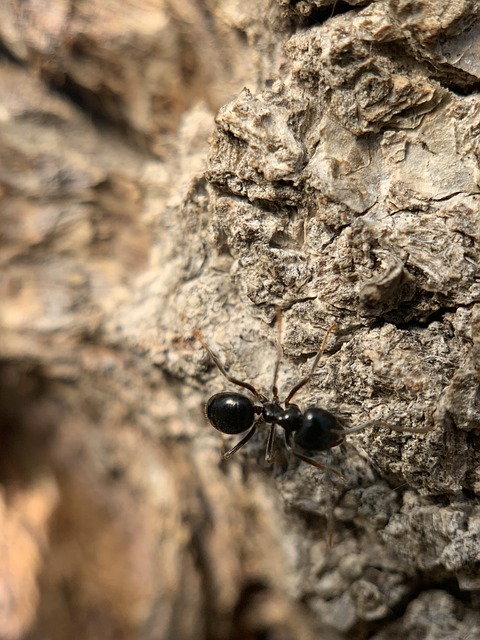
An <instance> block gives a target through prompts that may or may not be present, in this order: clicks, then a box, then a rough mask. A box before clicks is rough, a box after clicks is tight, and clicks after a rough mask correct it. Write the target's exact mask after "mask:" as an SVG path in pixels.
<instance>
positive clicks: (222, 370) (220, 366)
mask: <svg viewBox="0 0 480 640" xmlns="http://www.w3.org/2000/svg"><path fill="white" fill-rule="evenodd" d="M193 335H194V336H195V338H196V339H197V340H198V341H199V342H200V344H201V345H202V347H203V348H204V349H205V350H206V351H207V353H208V355H209V356H210V358H211V359H212V361H213V362H214V364H215V365H216V367H217V369H218V370H219V371H220V373H221V374H222V376H224V377H225V378H226V379H227V380H228V381H229V382H231V383H232V384H236V385H237V387H243V389H247V390H248V391H250V393H253V395H254V396H255V397H256V398H258V400H260V401H262V399H263V396H262V395H261V394H260V393H259V392H258V391H257V390H256V389H255V387H254V386H253V384H249V383H248V382H243V381H242V380H237V378H234V377H233V376H231V375H230V374H229V373H227V371H226V369H225V367H224V366H223V364H222V363H221V362H220V360H219V358H218V356H216V355H215V354H214V353H213V351H212V350H211V349H210V347H209V346H208V344H207V343H206V342H205V340H204V339H203V337H202V334H201V333H200V331H198V330H195V331H194V332H193Z"/></svg>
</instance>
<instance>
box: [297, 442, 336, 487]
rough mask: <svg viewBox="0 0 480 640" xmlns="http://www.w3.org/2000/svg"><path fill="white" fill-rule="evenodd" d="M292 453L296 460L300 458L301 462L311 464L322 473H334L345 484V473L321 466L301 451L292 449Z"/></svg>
mask: <svg viewBox="0 0 480 640" xmlns="http://www.w3.org/2000/svg"><path fill="white" fill-rule="evenodd" d="M291 453H293V455H294V456H295V457H296V458H300V460H303V461H304V462H308V464H311V465H313V466H314V467H317V469H321V470H322V471H327V472H328V473H334V474H335V475H336V476H338V477H339V478H340V480H343V482H345V476H344V475H343V473H340V471H337V470H336V469H334V468H333V467H327V466H325V465H324V464H320V462H317V461H316V460H314V459H313V458H310V457H309V456H306V455H304V454H303V453H300V451H295V449H292V451H291Z"/></svg>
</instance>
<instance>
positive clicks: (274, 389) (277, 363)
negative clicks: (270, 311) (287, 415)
mask: <svg viewBox="0 0 480 640" xmlns="http://www.w3.org/2000/svg"><path fill="white" fill-rule="evenodd" d="M276 318H277V359H276V361H275V369H274V371H273V382H272V396H273V402H278V387H277V378H278V369H279V367H280V360H281V359H282V310H281V309H278V310H277V316H276Z"/></svg>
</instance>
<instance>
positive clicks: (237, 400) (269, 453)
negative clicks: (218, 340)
mask: <svg viewBox="0 0 480 640" xmlns="http://www.w3.org/2000/svg"><path fill="white" fill-rule="evenodd" d="M336 326H337V325H336V324H332V326H331V327H329V329H328V330H327V331H326V333H325V335H324V337H323V340H322V343H321V345H320V349H319V350H318V353H317V355H316V356H315V360H314V361H313V365H312V368H311V370H310V373H309V374H308V375H307V376H305V377H304V378H302V379H301V380H300V381H299V382H297V384H296V385H295V386H294V387H293V388H292V389H291V391H290V393H289V394H288V395H287V396H286V398H285V400H283V402H280V399H279V396H278V388H277V378H278V369H279V366H280V360H281V356H282V346H281V331H282V315H281V313H280V312H278V314H277V336H278V338H277V359H276V363H275V369H274V373H273V383H272V400H269V399H268V398H267V397H266V396H264V395H263V394H261V393H259V391H257V389H256V388H255V387H254V386H253V385H252V384H249V383H248V382H243V381H241V380H237V378H234V377H233V376H231V375H229V374H228V373H227V371H226V370H225V367H224V366H223V364H222V363H221V362H220V360H219V358H218V357H217V356H216V355H215V354H214V353H213V351H212V350H211V349H210V347H209V346H208V345H207V344H206V343H205V341H204V340H203V338H202V336H201V334H200V332H198V331H197V332H195V336H196V337H197V339H198V340H199V341H200V342H201V344H202V345H203V346H204V348H205V349H206V350H207V352H208V354H209V355H210V357H211V359H212V360H213V362H214V363H215V365H216V366H217V367H218V369H219V370H220V373H221V374H222V375H223V376H224V377H225V378H226V379H227V380H228V381H229V382H231V383H232V384H235V385H237V386H238V387H242V388H244V389H247V391H250V393H251V394H252V395H253V396H255V398H256V399H257V400H258V402H259V403H260V404H259V405H258V404H255V403H254V401H253V400H251V399H250V398H249V397H248V396H246V395H244V394H242V393H236V392H234V391H222V392H221V393H216V394H215V395H213V396H212V397H211V398H210V399H209V400H208V402H207V404H206V407H205V413H206V417H207V419H208V420H209V422H210V424H211V425H212V426H213V427H215V429H218V431H221V432H222V433H225V434H228V435H234V434H239V433H243V432H244V431H247V429H249V431H248V433H247V434H246V435H245V436H244V437H243V438H242V439H241V440H240V442H238V443H237V444H236V445H235V446H234V447H232V448H231V449H229V450H228V451H226V452H225V453H224V454H223V457H224V458H229V457H230V456H232V455H233V454H234V453H236V452H237V451H238V450H239V449H240V448H241V447H243V446H244V445H245V444H246V443H247V442H248V441H249V440H250V438H251V437H252V436H253V435H254V433H255V432H256V430H257V428H258V426H259V425H260V424H262V423H266V424H268V425H270V431H269V434H268V440H267V447H266V452H265V460H266V461H267V462H268V463H271V462H272V460H273V449H274V441H275V427H276V426H279V427H282V429H284V431H285V442H286V446H287V449H288V450H289V451H290V452H291V453H292V454H293V455H294V456H296V457H297V458H300V460H303V461H304V462H308V463H309V464H311V465H313V466H314V467H317V469H322V470H323V471H329V472H331V473H335V474H336V475H337V476H339V477H340V478H342V479H343V476H342V474H341V473H340V472H339V471H337V470H336V469H332V468H331V467H327V466H325V465H323V464H320V463H319V462H317V460H314V459H313V458H311V457H310V456H308V455H305V454H304V453H302V452H301V451H299V450H298V448H297V447H300V448H301V449H303V450H305V451H308V452H311V453H316V452H319V451H326V450H327V449H331V448H332V447H336V446H337V445H339V444H341V443H342V442H343V441H344V438H345V436H346V435H348V434H350V433H356V432H358V431H361V430H362V429H364V428H365V427H367V426H370V425H372V424H374V422H375V421H369V422H365V423H363V424H360V425H358V426H356V427H352V428H345V427H344V426H343V425H342V424H341V422H340V421H339V419H338V418H337V417H336V416H334V415H333V414H332V413H330V411H327V410H326V409H320V408H318V407H309V408H308V409H306V411H303V412H302V410H301V409H300V407H299V406H298V405H296V404H294V403H292V402H291V400H292V398H293V396H294V395H295V394H296V393H297V392H298V391H299V390H300V389H301V388H302V387H304V386H305V385H306V384H307V383H308V382H310V380H311V379H312V377H313V374H314V372H315V369H316V368H317V365H318V362H319V360H320V358H321V356H322V354H323V352H324V351H325V347H326V344H327V339H328V336H329V335H330V333H331V332H332V331H333V330H334V329H335V328H336ZM282 405H283V407H282ZM256 416H260V419H258V420H256Z"/></svg>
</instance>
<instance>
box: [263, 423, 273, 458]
mask: <svg viewBox="0 0 480 640" xmlns="http://www.w3.org/2000/svg"><path fill="white" fill-rule="evenodd" d="M274 442H275V425H274V424H271V425H270V432H269V434H268V440H267V448H266V450H265V462H267V463H268V464H271V463H272V461H273V444H274Z"/></svg>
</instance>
